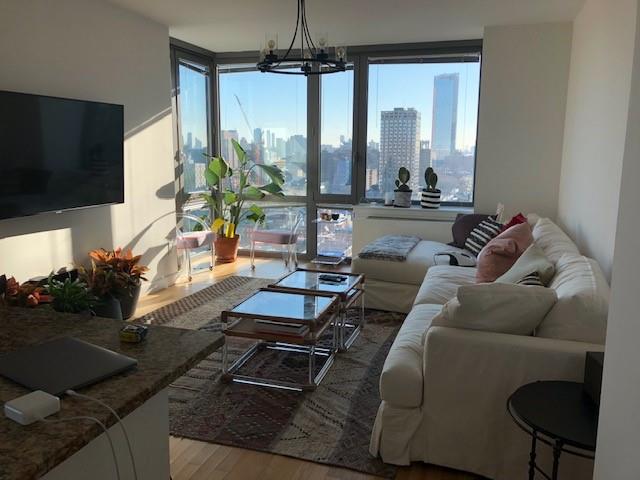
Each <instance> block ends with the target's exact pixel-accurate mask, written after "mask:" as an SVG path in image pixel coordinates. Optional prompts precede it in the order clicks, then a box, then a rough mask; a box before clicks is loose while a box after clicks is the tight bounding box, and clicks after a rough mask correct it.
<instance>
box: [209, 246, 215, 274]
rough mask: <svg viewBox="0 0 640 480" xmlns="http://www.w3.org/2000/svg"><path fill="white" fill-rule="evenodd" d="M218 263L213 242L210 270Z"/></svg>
mask: <svg viewBox="0 0 640 480" xmlns="http://www.w3.org/2000/svg"><path fill="white" fill-rule="evenodd" d="M215 264H216V251H215V248H214V247H213V244H211V264H210V265H209V270H211V271H213V267H214V265H215Z"/></svg>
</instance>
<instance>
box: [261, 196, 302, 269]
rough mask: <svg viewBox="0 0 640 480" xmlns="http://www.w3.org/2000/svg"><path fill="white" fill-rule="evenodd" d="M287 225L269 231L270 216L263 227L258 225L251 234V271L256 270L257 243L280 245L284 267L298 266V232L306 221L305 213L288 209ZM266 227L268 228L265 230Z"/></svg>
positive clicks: (286, 215) (286, 214) (286, 213)
mask: <svg viewBox="0 0 640 480" xmlns="http://www.w3.org/2000/svg"><path fill="white" fill-rule="evenodd" d="M284 215H285V225H284V227H283V228H279V229H269V228H268V227H269V215H267V217H266V218H265V221H264V222H263V224H262V225H259V224H258V223H256V225H255V227H254V229H253V231H252V232H251V248H250V251H249V257H250V259H251V269H252V270H255V268H256V265H255V256H256V243H266V244H270V245H280V247H281V249H282V259H283V260H284V266H285V267H286V268H289V267H290V265H294V268H295V267H297V266H298V253H297V252H296V244H297V242H298V237H299V233H298V230H299V228H300V225H301V224H302V220H303V219H304V215H303V213H302V212H301V211H300V210H298V209H295V210H293V209H287V211H286V212H285V214H284ZM265 227H266V228H265Z"/></svg>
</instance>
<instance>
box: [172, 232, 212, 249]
mask: <svg viewBox="0 0 640 480" xmlns="http://www.w3.org/2000/svg"><path fill="white" fill-rule="evenodd" d="M213 240H214V233H213V232H185V233H181V234H178V238H177V239H176V245H177V247H178V248H179V249H182V250H189V249H192V248H198V247H202V246H203V245H208V244H211V243H213Z"/></svg>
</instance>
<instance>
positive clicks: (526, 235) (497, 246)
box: [476, 223, 533, 283]
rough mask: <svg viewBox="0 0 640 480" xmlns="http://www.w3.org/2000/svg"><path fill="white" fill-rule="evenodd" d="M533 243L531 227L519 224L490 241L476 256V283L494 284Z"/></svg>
mask: <svg viewBox="0 0 640 480" xmlns="http://www.w3.org/2000/svg"><path fill="white" fill-rule="evenodd" d="M532 243H533V234H532V233H531V226H530V225H529V224H528V223H520V224H518V225H514V226H513V227H510V228H508V229H507V230H505V231H504V232H502V233H501V234H500V235H498V236H497V237H496V238H494V239H493V240H491V241H490V242H489V243H487V245H486V246H485V247H484V248H483V249H482V251H481V252H480V254H479V255H478V265H477V267H478V270H477V272H476V281H477V282H478V283H490V282H494V281H495V280H496V278H498V277H501V276H502V275H504V274H505V273H506V272H507V270H509V269H510V268H511V267H513V264H514V263H516V260H517V259H518V258H520V255H522V254H523V253H524V251H525V250H526V249H527V248H529V246H530V245H531V244H532Z"/></svg>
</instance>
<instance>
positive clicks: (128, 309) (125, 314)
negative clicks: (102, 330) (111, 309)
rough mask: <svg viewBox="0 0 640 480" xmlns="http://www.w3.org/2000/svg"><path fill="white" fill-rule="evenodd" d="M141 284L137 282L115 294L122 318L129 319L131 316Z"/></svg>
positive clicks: (136, 304) (138, 296)
mask: <svg viewBox="0 0 640 480" xmlns="http://www.w3.org/2000/svg"><path fill="white" fill-rule="evenodd" d="M140 288H141V284H140V283H138V284H137V285H136V286H135V287H131V288H130V289H128V290H123V291H122V292H118V293H117V294H116V295H115V296H116V298H117V299H118V300H119V301H120V309H121V311H122V319H123V320H129V319H130V318H131V317H133V314H134V313H135V312H136V307H137V306H138V299H139V298H140Z"/></svg>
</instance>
